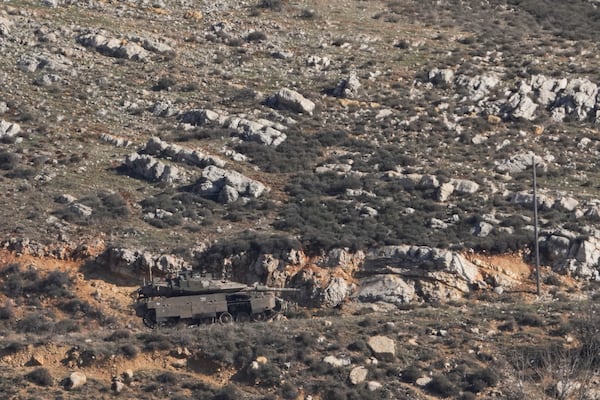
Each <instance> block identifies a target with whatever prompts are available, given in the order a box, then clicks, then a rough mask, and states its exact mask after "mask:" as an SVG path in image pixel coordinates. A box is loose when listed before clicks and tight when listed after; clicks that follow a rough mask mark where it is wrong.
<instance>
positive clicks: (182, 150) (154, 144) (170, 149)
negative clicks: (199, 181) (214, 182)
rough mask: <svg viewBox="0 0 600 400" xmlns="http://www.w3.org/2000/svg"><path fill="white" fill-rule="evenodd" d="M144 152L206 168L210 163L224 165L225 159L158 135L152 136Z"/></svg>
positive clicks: (218, 165)
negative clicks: (162, 138) (171, 141)
mask: <svg viewBox="0 0 600 400" xmlns="http://www.w3.org/2000/svg"><path fill="white" fill-rule="evenodd" d="M141 152H142V153H144V154H148V155H151V156H156V157H161V158H167V159H170V160H173V161H177V162H182V163H185V164H189V165H192V166H195V167H201V168H204V167H206V166H209V165H216V166H217V167H224V166H225V161H224V160H222V159H220V158H219V157H214V156H211V155H209V154H206V153H204V152H202V151H200V150H193V149H189V148H186V147H183V146H179V145H176V144H169V143H167V142H165V141H163V140H161V139H160V138H158V137H152V138H150V140H148V142H147V143H146V146H145V147H144V148H143V149H142V150H141Z"/></svg>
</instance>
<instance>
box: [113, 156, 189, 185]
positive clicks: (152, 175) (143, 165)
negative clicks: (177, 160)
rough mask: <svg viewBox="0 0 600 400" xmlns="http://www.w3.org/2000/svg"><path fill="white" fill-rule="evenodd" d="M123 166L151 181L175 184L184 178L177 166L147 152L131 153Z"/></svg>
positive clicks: (133, 173) (132, 173)
mask: <svg viewBox="0 0 600 400" xmlns="http://www.w3.org/2000/svg"><path fill="white" fill-rule="evenodd" d="M123 167H124V168H125V169H126V170H127V171H128V173H130V174H131V175H133V176H135V177H140V178H142V179H146V180H148V181H150V182H165V183H168V184H174V183H175V182H178V181H181V180H182V179H183V174H182V173H181V171H180V169H179V168H178V167H177V166H175V165H170V164H166V163H163V162H162V161H160V160H157V159H156V158H154V157H152V156H149V155H146V154H138V153H131V154H129V155H128V156H127V157H126V158H125V161H124V162H123Z"/></svg>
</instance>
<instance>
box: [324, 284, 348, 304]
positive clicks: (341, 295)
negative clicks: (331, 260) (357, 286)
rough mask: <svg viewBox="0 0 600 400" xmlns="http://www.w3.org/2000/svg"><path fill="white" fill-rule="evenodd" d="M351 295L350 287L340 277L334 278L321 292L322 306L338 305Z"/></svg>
mask: <svg viewBox="0 0 600 400" xmlns="http://www.w3.org/2000/svg"><path fill="white" fill-rule="evenodd" d="M350 293H351V286H350V285H349V284H348V283H347V282H346V281H345V280H344V279H343V278H340V277H335V278H333V279H332V280H331V282H329V285H328V286H327V287H326V288H325V290H324V291H323V301H322V304H323V305H324V306H325V307H336V306H338V305H340V304H341V303H342V302H343V301H344V300H345V299H346V298H347V297H348V295H349V294H350Z"/></svg>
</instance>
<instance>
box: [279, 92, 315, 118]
mask: <svg viewBox="0 0 600 400" xmlns="http://www.w3.org/2000/svg"><path fill="white" fill-rule="evenodd" d="M267 103H268V104H269V105H271V106H273V107H279V108H285V109H289V110H292V111H295V112H298V113H304V114H309V115H312V113H313V111H314V110H315V103H313V102H312V101H310V100H308V99H307V98H305V97H304V96H302V95H301V94H300V93H298V92H296V91H295V90H291V89H287V88H283V89H280V90H279V92H277V93H275V94H274V95H273V96H272V97H270V98H269V99H268V100H267Z"/></svg>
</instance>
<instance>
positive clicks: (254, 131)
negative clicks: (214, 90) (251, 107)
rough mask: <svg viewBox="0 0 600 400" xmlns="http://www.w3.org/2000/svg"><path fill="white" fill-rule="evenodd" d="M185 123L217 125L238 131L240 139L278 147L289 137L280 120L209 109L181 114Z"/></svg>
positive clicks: (181, 118)
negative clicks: (275, 120)
mask: <svg viewBox="0 0 600 400" xmlns="http://www.w3.org/2000/svg"><path fill="white" fill-rule="evenodd" d="M179 120H180V121H181V122H183V123H186V124H190V125H194V126H202V125H217V126H220V127H222V128H225V129H231V130H233V131H234V132H236V133H237V134H238V136H239V138H240V139H242V140H244V141H252V142H258V143H261V144H264V145H266V146H273V147H277V146H279V145H280V144H281V143H283V142H284V141H285V139H287V135H286V134H285V133H284V132H283V131H285V130H286V127H285V126H284V125H282V124H280V123H278V122H273V121H269V120H267V119H264V118H258V119H255V118H252V117H250V116H249V115H245V114H238V115H228V114H227V113H223V112H217V111H213V110H207V109H198V110H190V111H187V112H185V113H183V114H181V115H180V116H179Z"/></svg>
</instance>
